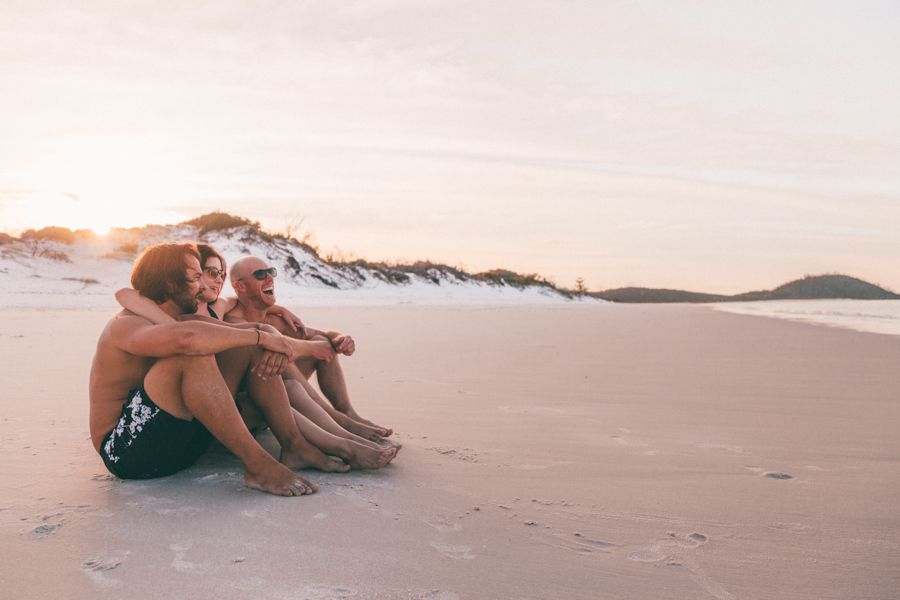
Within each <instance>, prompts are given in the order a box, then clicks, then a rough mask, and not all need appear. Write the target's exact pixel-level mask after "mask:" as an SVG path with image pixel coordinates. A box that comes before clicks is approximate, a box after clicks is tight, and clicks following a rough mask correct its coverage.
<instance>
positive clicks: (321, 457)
mask: <svg viewBox="0 0 900 600" xmlns="http://www.w3.org/2000/svg"><path fill="white" fill-rule="evenodd" d="M278 460H279V461H280V462H281V463H282V464H283V465H285V466H286V467H288V468H289V469H305V468H307V467H311V468H313V469H318V470H320V471H325V472H326V473H346V472H347V471H349V470H350V465H346V464H344V463H343V462H342V461H341V460H340V459H338V458H333V457H331V456H327V455H325V454H324V453H323V452H322V451H321V450H319V449H318V448H315V447H313V446H309V445H307V446H304V447H302V448H299V447H298V448H282V449H281V456H280V457H279V458H278Z"/></svg>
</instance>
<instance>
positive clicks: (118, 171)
mask: <svg viewBox="0 0 900 600" xmlns="http://www.w3.org/2000/svg"><path fill="white" fill-rule="evenodd" d="M0 3H2V4H0V7H2V19H0V230H4V231H10V232H19V231H21V230H22V229H25V228H30V227H42V226H47V225H61V226H67V227H70V228H73V229H74V228H92V229H95V230H97V231H99V232H103V231H105V230H106V229H108V228H109V227H111V226H136V225H143V224H147V223H174V222H179V221H182V220H185V219H188V218H191V217H194V216H197V215H200V214H204V213H207V212H211V211H213V210H222V211H226V212H230V213H233V214H237V215H241V216H244V217H248V218H251V219H253V220H258V221H260V222H261V224H262V225H263V226H264V227H266V228H268V229H270V230H273V231H280V230H285V229H286V228H288V227H291V226H293V227H294V230H295V231H297V232H298V233H300V234H301V235H302V234H304V233H308V234H309V235H311V236H312V239H313V241H314V242H315V243H316V244H317V245H318V246H319V247H320V248H321V249H322V250H323V251H324V252H326V253H333V254H335V255H338V256H344V257H360V258H366V259H370V260H407V261H408V260H419V259H423V260H424V259H430V260H433V261H438V262H443V263H447V264H450V265H453V266H460V267H463V268H465V269H467V270H470V271H482V270H487V269H493V268H508V269H511V270H515V271H519V272H523V273H534V272H536V273H539V274H542V275H544V276H546V277H548V278H550V279H552V280H553V281H555V282H556V283H558V284H560V285H563V286H567V287H568V286H573V285H574V284H575V280H576V278H578V277H581V278H583V279H584V282H585V284H586V285H587V286H588V287H589V288H590V289H607V288H613V287H621V286H627V285H642V286H651V287H671V288H680V289H691V290H697V291H708V292H719V293H734V292H741V291H747V290H751V289H762V288H771V287H774V286H776V285H779V284H781V283H783V282H785V281H787V280H790V279H795V278H797V277H801V276H803V275H805V274H819V273H830V272H841V273H847V274H851V275H855V276H858V277H862V278H864V279H867V280H870V281H873V282H877V283H880V284H882V285H886V286H888V287H891V288H892V289H894V290H897V291H900V244H898V234H897V232H900V36H898V35H897V32H898V31H900V4H898V3H896V2H892V1H889V2H865V1H863V2H829V1H812V2H790V1H780V2H768V1H759V2H753V3H747V2H724V1H710V2H705V1H697V2H688V1H671V0H668V1H659V2H603V1H598V0H594V1H591V2H578V1H556V2H537V1H531V0H518V1H516V2H500V1H498V2H469V1H467V0H452V1H449V0H448V1H443V0H435V1H424V0H415V1H413V0H369V1H364V2H354V1H344V2H330V1H316V0H309V1H303V2H299V1H298V2H290V1H277V2H276V1H254V2H249V1H240V2H239V1H235V0H216V1H214V2H213V1H210V2H172V1H165V0H163V1H161V0H153V1H143V2H141V1H136V2H95V1H86V0H70V1H67V2H44V1H42V0H28V1H21V2H19V1H13V0H0Z"/></svg>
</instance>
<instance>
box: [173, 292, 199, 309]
mask: <svg viewBox="0 0 900 600" xmlns="http://www.w3.org/2000/svg"><path fill="white" fill-rule="evenodd" d="M172 302H174V303H175V304H176V305H177V306H178V308H180V309H181V310H182V311H184V314H188V315H192V314H194V313H195V312H197V307H198V306H199V302H198V301H197V296H192V295H191V294H190V293H189V292H188V291H187V290H179V291H178V294H176V295H175V296H172Z"/></svg>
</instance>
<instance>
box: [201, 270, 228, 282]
mask: <svg viewBox="0 0 900 600" xmlns="http://www.w3.org/2000/svg"><path fill="white" fill-rule="evenodd" d="M203 272H204V273H206V274H207V275H209V276H210V277H212V278H213V279H218V278H219V277H221V278H222V281H225V269H217V268H215V267H204V269H203Z"/></svg>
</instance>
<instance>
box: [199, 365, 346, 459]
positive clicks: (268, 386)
mask: <svg viewBox="0 0 900 600" xmlns="http://www.w3.org/2000/svg"><path fill="white" fill-rule="evenodd" d="M258 353H259V350H258V349H256V348H235V349H234V350H228V351H227V352H222V353H220V354H218V355H217V356H216V360H217V362H218V364H219V368H220V369H221V371H222V373H223V374H224V378H225V381H226V383H227V384H228V387H229V388H230V389H231V390H232V391H237V388H238V385H239V384H240V382H241V379H242V378H243V380H244V381H245V382H246V384H247V393H248V394H249V396H250V398H251V399H252V400H253V403H254V404H255V405H256V407H257V408H258V409H259V410H260V412H261V413H262V415H263V418H264V419H265V420H266V423H268V424H269V428H270V429H271V430H272V433H273V434H274V435H275V438H276V439H278V442H279V443H280V444H281V458H280V460H281V462H282V463H283V464H285V465H286V466H288V467H290V468H291V469H300V468H303V467H313V468H316V469H319V470H321V471H326V472H344V471H347V470H348V467H347V465H345V464H344V463H342V462H341V461H339V460H335V459H333V458H330V457H328V456H326V455H325V454H323V453H322V452H321V451H320V450H319V448H316V447H315V446H313V445H312V444H310V443H309V442H308V441H307V440H306V438H305V437H304V436H303V434H302V433H301V432H300V430H299V429H298V428H297V425H296V422H295V420H294V417H293V414H292V411H291V405H290V402H289V400H288V396H287V391H286V390H285V389H284V383H283V382H282V381H281V378H280V377H272V378H270V379H266V380H264V379H262V378H260V377H258V376H256V375H254V374H253V373H250V372H249V367H250V364H251V361H252V360H253V359H254V358H256V357H257V356H258Z"/></svg>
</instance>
